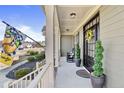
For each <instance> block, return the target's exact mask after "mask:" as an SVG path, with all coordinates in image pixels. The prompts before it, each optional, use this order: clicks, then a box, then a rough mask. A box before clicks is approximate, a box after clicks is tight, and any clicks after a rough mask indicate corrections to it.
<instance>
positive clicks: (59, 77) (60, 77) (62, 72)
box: [55, 57, 92, 88]
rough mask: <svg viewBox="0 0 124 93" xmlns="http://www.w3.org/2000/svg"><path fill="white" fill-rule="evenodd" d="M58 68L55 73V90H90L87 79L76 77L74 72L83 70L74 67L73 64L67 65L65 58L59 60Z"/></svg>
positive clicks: (89, 83)
mask: <svg viewBox="0 0 124 93" xmlns="http://www.w3.org/2000/svg"><path fill="white" fill-rule="evenodd" d="M60 63H61V65H60V67H58V71H57V73H56V80H55V88H91V87H92V86H91V82H90V79H89V78H82V77H79V76H78V75H76V71H78V70H80V69H84V68H83V67H76V66H75V63H67V62H66V58H65V57H62V58H61V60H60Z"/></svg>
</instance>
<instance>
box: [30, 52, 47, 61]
mask: <svg viewBox="0 0 124 93" xmlns="http://www.w3.org/2000/svg"><path fill="white" fill-rule="evenodd" d="M43 59H45V52H41V53H38V54H36V55H33V56H31V57H29V58H28V61H29V62H33V61H34V62H36V61H42V60H43Z"/></svg>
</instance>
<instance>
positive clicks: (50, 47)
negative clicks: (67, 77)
mask: <svg viewBox="0 0 124 93" xmlns="http://www.w3.org/2000/svg"><path fill="white" fill-rule="evenodd" d="M45 12H46V50H45V53H46V62H47V63H48V62H50V63H51V64H52V67H51V70H50V76H49V77H48V78H50V84H51V85H50V87H54V55H53V54H54V38H53V34H54V33H53V13H54V6H52V5H47V6H45Z"/></svg>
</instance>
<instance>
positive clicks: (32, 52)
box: [27, 50, 39, 55]
mask: <svg viewBox="0 0 124 93" xmlns="http://www.w3.org/2000/svg"><path fill="white" fill-rule="evenodd" d="M27 53H28V54H30V55H37V54H39V52H38V51H30V50H28V51H27Z"/></svg>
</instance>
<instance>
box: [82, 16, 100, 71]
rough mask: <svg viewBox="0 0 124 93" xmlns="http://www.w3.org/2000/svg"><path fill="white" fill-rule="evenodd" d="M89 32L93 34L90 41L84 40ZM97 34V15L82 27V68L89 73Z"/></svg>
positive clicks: (92, 62)
mask: <svg viewBox="0 0 124 93" xmlns="http://www.w3.org/2000/svg"><path fill="white" fill-rule="evenodd" d="M89 30H91V31H92V32H93V37H92V39H91V40H90V41H88V40H87V39H86V33H87V31H89ZM98 32H99V15H98V14H97V15H96V16H95V17H94V18H93V19H91V20H90V21H89V22H88V23H87V24H86V25H85V26H84V33H83V34H84V53H83V54H84V63H83V64H84V66H85V67H86V69H87V70H89V71H90V72H91V71H92V66H93V64H94V57H95V44H96V40H97V39H98Z"/></svg>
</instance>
